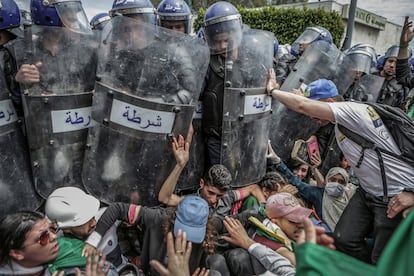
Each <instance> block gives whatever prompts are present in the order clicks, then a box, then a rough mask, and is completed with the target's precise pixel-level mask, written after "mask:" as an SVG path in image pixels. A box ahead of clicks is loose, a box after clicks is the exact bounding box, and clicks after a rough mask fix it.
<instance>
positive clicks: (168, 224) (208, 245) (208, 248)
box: [164, 208, 218, 255]
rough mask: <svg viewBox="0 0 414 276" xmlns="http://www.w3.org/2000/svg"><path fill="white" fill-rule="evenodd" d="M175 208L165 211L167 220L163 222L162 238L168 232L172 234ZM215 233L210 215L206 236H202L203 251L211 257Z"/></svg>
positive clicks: (214, 244) (214, 249)
mask: <svg viewBox="0 0 414 276" xmlns="http://www.w3.org/2000/svg"><path fill="white" fill-rule="evenodd" d="M176 210H177V208H169V209H168V211H167V219H166V220H165V221H164V236H165V237H166V236H167V234H168V232H172V233H174V221H175V218H176V214H175V211H176ZM217 235H218V234H217V231H216V228H215V227H214V219H213V217H212V216H211V215H210V216H209V217H208V221H207V225H206V235H205V236H204V241H203V244H202V246H203V249H204V252H205V253H206V254H208V255H213V254H214V253H215V252H216V243H215V242H216V240H217Z"/></svg>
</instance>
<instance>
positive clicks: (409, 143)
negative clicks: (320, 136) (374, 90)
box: [338, 103, 414, 202]
mask: <svg viewBox="0 0 414 276" xmlns="http://www.w3.org/2000/svg"><path fill="white" fill-rule="evenodd" d="M365 104H367V105H370V106H371V107H373V108H374V110H375V111H376V112H377V113H378V115H379V116H380V117H381V120H382V122H383V123H384V125H385V127H386V128H387V129H388V131H389V132H390V133H391V135H392V137H393V138H394V141H395V143H396V144H397V146H398V148H399V149H400V151H401V155H398V154H395V153H393V152H390V151H388V150H386V149H383V148H380V147H377V146H376V145H375V142H373V141H371V140H368V139H366V138H365V137H362V136H361V135H359V134H357V133H355V132H353V131H351V130H349V129H347V128H346V127H344V126H342V125H338V128H339V130H340V131H341V132H342V133H343V134H344V135H345V136H346V137H347V138H349V139H351V140H352V141H353V142H355V143H357V144H359V145H360V146H361V147H362V150H361V156H360V158H359V160H358V164H357V168H359V166H361V164H362V161H363V160H364V152H365V150H366V149H372V150H374V151H375V152H376V153H377V156H378V161H379V165H380V168H381V177H382V186H383V189H384V197H383V201H384V202H387V201H388V191H387V181H386V178H385V170H384V162H383V159H382V155H381V153H382V152H383V153H386V154H389V155H391V156H394V157H396V158H398V159H400V160H402V161H404V162H406V163H408V164H409V165H411V166H412V167H414V122H413V121H412V120H411V119H410V118H409V117H408V116H407V114H405V113H404V111H402V110H401V109H400V108H397V107H392V106H388V105H384V104H379V103H365Z"/></svg>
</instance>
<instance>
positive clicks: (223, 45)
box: [213, 33, 232, 57]
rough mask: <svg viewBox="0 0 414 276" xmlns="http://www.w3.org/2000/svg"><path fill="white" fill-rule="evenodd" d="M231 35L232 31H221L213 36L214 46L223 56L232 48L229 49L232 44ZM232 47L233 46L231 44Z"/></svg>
mask: <svg viewBox="0 0 414 276" xmlns="http://www.w3.org/2000/svg"><path fill="white" fill-rule="evenodd" d="M230 41H231V35H230V33H220V34H216V35H215V36H214V37H213V47H214V50H215V51H216V52H217V53H220V54H221V56H223V57H227V51H228V50H231V49H227V48H228V47H229V46H230V45H229V43H230ZM231 47H232V46H231Z"/></svg>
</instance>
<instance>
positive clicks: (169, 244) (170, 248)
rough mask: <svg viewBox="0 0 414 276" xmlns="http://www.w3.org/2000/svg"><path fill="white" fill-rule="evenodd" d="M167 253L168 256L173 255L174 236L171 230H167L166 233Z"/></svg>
mask: <svg viewBox="0 0 414 276" xmlns="http://www.w3.org/2000/svg"><path fill="white" fill-rule="evenodd" d="M167 254H168V257H170V258H172V256H174V255H175V246H174V238H173V234H172V232H168V234H167Z"/></svg>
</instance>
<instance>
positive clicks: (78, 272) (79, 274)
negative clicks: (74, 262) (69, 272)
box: [75, 267, 82, 276]
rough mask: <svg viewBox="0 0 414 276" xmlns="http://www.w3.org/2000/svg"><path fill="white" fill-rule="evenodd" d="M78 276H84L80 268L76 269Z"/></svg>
mask: <svg viewBox="0 0 414 276" xmlns="http://www.w3.org/2000/svg"><path fill="white" fill-rule="evenodd" d="M75 273H76V276H82V272H81V270H80V269H79V268H78V267H75Z"/></svg>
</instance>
